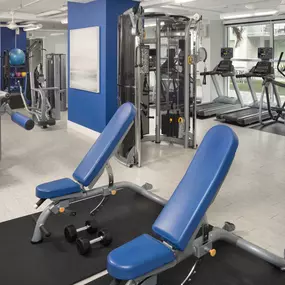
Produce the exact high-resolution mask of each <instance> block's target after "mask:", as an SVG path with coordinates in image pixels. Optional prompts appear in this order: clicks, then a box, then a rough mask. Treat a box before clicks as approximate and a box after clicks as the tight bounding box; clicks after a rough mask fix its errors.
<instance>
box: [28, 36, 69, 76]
mask: <svg viewBox="0 0 285 285" xmlns="http://www.w3.org/2000/svg"><path fill="white" fill-rule="evenodd" d="M55 33H57V34H58V35H57V36H52V34H55ZM28 38H34V39H36V38H41V39H43V47H44V49H46V51H44V52H43V56H44V57H45V55H46V54H49V53H62V54H66V55H67V52H68V34H67V31H44V30H40V31H31V32H29V33H28ZM66 64H67V61H66ZM43 68H44V72H45V70H46V65H45V60H44V62H43ZM66 70H67V66H66ZM66 78H67V77H66Z"/></svg>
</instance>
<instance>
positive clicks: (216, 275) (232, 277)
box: [88, 242, 285, 285]
mask: <svg viewBox="0 0 285 285" xmlns="http://www.w3.org/2000/svg"><path fill="white" fill-rule="evenodd" d="M215 248H216V249H217V255H216V257H214V258H213V257H210V256H209V255H208V256H205V257H204V258H203V259H202V261H201V263H200V265H199V266H198V267H197V269H196V274H195V275H193V277H192V278H191V279H192V281H191V282H187V283H186V284H189V285H284V284H285V272H282V271H280V270H279V269H277V268H275V267H273V266H272V265H270V264H268V263H267V262H265V261H263V260H261V259H259V258H257V257H255V256H253V255H251V254H250V253H247V252H245V251H243V250H242V249H239V248H237V247H235V246H232V245H230V244H227V243H225V242H218V243H216V244H215ZM194 263H195V259H194V258H193V257H191V258H189V259H187V260H185V261H184V262H182V263H181V264H179V265H177V266H176V267H174V268H172V269H170V270H168V271H166V272H164V273H162V274H160V275H159V278H158V285H180V284H181V283H182V282H183V281H184V279H185V278H186V276H187V275H188V273H189V272H190V270H191V268H192V266H193V265H194ZM111 280H112V278H111V277H110V276H104V277H102V278H100V279H98V280H95V281H93V282H91V283H89V284H88V285H110V282H111ZM123 284H124V283H123ZM120 285H121V284H120Z"/></svg>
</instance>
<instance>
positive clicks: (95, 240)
mask: <svg viewBox="0 0 285 285" xmlns="http://www.w3.org/2000/svg"><path fill="white" fill-rule="evenodd" d="M103 239H104V237H98V238H95V239H92V240H90V244H95V243H98V242H100V241H101V240H103Z"/></svg>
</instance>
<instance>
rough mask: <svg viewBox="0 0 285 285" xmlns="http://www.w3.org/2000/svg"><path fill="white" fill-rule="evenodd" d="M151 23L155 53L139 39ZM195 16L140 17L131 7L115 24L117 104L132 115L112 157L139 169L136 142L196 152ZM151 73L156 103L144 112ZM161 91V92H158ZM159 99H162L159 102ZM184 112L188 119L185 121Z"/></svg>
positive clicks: (139, 149)
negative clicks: (149, 21) (132, 109)
mask: <svg viewBox="0 0 285 285" xmlns="http://www.w3.org/2000/svg"><path fill="white" fill-rule="evenodd" d="M146 19H152V20H154V21H156V35H155V38H154V39H152V43H154V44H155V46H156V48H155V50H156V51H155V52H154V50H153V49H152V50H151V57H150V46H149V45H148V43H149V41H148V39H146V38H145V26H144V25H145V20H146ZM200 22H201V17H200V16H199V15H195V16H194V17H193V18H187V17H183V16H166V15H163V14H159V15H158V14H145V13H144V11H143V9H142V8H141V7H136V8H134V9H131V10H129V11H127V12H126V13H125V14H123V15H121V16H120V20H119V28H118V35H119V47H118V48H119V64H118V67H119V70H118V86H119V104H120V105H121V104H123V103H125V102H128V101H129V102H132V103H134V104H135V106H136V108H137V110H138V112H137V117H136V120H135V125H134V126H133V127H132V128H131V130H130V132H129V133H128V135H127V136H126V138H125V140H124V141H123V143H122V144H121V147H120V148H119V150H118V152H117V158H118V159H119V161H120V162H122V163H123V164H124V165H126V166H128V167H131V166H133V165H137V166H138V167H141V165H142V143H143V142H147V141H151V142H155V143H157V144H159V143H161V142H162V141H164V142H168V143H172V144H179V145H182V146H183V147H184V148H196V147H197V138H196V95H197V92H196V76H197V63H198V62H199V61H201V60H204V58H202V59H201V58H200V54H199V41H198V39H199V31H200ZM162 39H164V41H165V40H166V41H167V42H168V46H167V55H166V57H164V55H163V54H162V53H163V51H162ZM150 62H151V65H154V64H155V66H151V68H152V69H153V68H154V69H155V74H156V99H155V102H154V105H153V106H152V107H153V108H151V107H150V90H149V89H150V88H149V81H150V80H149V73H150ZM162 86H164V87H163V90H162ZM163 97H164V98H165V100H162V99H161V98H163ZM190 108H192V112H193V116H192V117H191V118H190ZM150 120H155V130H154V132H155V134H154V135H153V134H150Z"/></svg>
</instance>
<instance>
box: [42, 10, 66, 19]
mask: <svg viewBox="0 0 285 285" xmlns="http://www.w3.org/2000/svg"><path fill="white" fill-rule="evenodd" d="M60 13H62V11H59V10H51V11H46V12H42V13H39V14H37V17H45V16H51V15H56V14H60Z"/></svg>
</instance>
